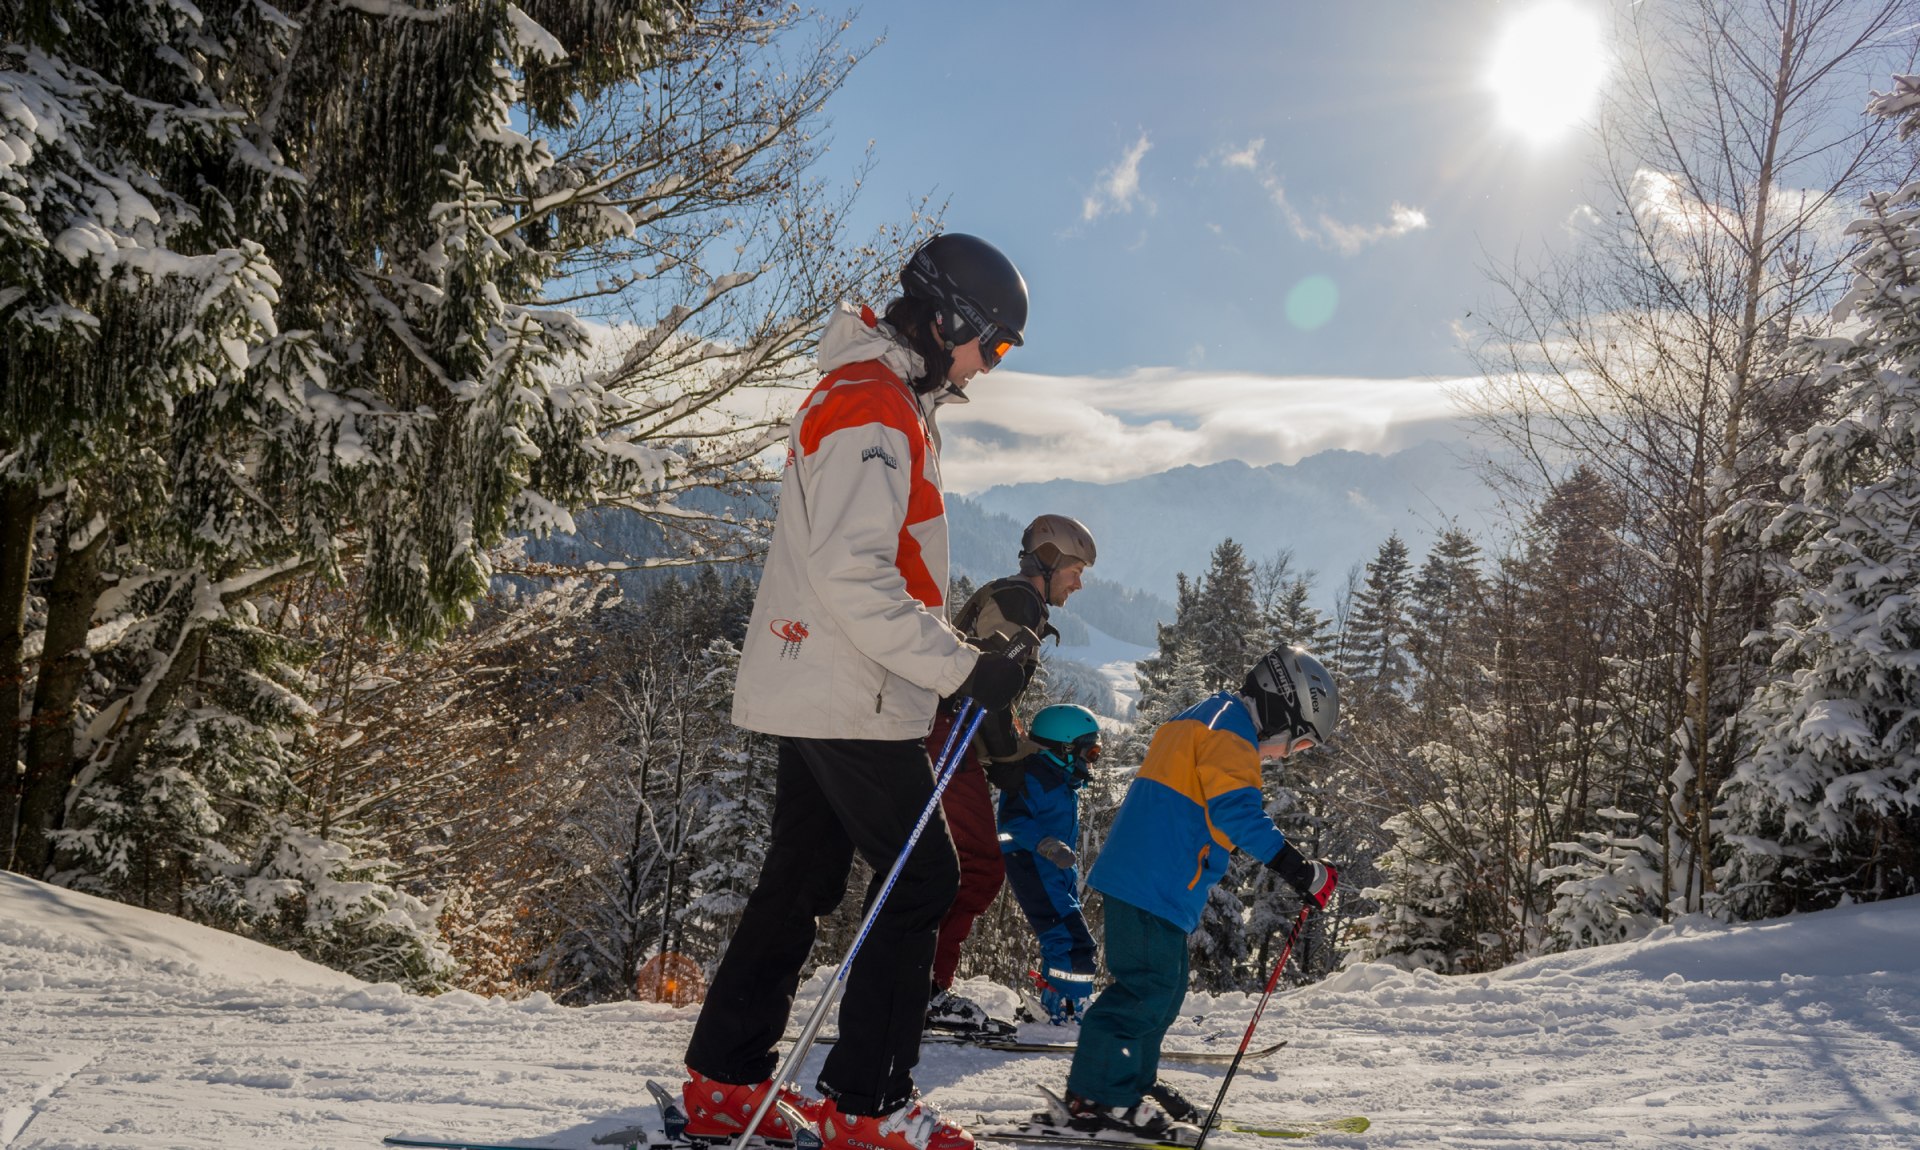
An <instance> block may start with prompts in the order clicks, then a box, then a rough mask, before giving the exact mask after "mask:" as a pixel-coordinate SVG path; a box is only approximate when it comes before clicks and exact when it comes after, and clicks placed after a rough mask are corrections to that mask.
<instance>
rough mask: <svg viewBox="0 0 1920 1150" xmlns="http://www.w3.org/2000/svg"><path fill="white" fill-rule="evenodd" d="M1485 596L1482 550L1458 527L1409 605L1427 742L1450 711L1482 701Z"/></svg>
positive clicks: (1415, 693) (1418, 705)
mask: <svg viewBox="0 0 1920 1150" xmlns="http://www.w3.org/2000/svg"><path fill="white" fill-rule="evenodd" d="M1484 595H1485V589H1484V587H1483V581H1482V578H1481V575H1480V545H1479V544H1477V543H1475V542H1474V540H1473V537H1472V536H1471V535H1468V534H1467V533H1466V532H1465V531H1462V530H1460V529H1459V528H1458V527H1457V526H1456V527H1449V528H1448V529H1446V530H1445V531H1442V532H1441V533H1440V537H1439V538H1438V539H1437V540H1435V541H1434V545H1433V550H1431V551H1429V552H1428V553H1427V558H1426V560H1425V562H1423V563H1421V565H1420V569H1419V572H1418V573H1417V574H1416V575H1415V576H1414V579H1413V586H1412V589H1411V591H1410V593H1409V601H1408V606H1407V654H1408V656H1409V657H1410V658H1411V660H1412V662H1413V665H1414V667H1415V673H1414V682H1413V687H1412V702H1413V706H1414V710H1415V712H1416V713H1417V714H1418V716H1419V718H1420V721H1421V724H1422V726H1423V727H1424V728H1425V731H1424V732H1423V737H1428V738H1431V737H1434V734H1436V733H1437V732H1438V728H1439V727H1440V726H1441V725H1443V723H1444V716H1445V713H1446V712H1447V710H1448V709H1450V708H1452V707H1455V706H1462V705H1465V706H1472V705H1473V704H1474V703H1475V701H1476V700H1478V699H1479V698H1481V697H1482V693H1483V692H1482V689H1481V688H1482V679H1483V674H1482V668H1483V666H1484V664H1485V660H1486V656H1487V655H1488V654H1490V646H1489V644H1488V643H1487V642H1486V638H1487V631H1488V628H1487V627H1486V619H1485V604H1484V603H1483V598H1484Z"/></svg>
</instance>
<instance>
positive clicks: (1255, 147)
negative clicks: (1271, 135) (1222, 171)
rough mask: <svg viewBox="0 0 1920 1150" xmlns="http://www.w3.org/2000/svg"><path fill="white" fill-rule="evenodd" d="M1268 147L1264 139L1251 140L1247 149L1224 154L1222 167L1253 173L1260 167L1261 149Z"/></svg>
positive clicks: (1221, 159) (1221, 160)
mask: <svg viewBox="0 0 1920 1150" xmlns="http://www.w3.org/2000/svg"><path fill="white" fill-rule="evenodd" d="M1266 146H1267V141H1266V140H1264V139H1254V140H1250V141H1248V142H1247V146H1246V147H1244V148H1241V149H1239V150H1238V151H1228V152H1223V153H1222V154H1221V156H1220V164H1221V166H1222V167H1227V168H1244V169H1246V170H1247V171H1249V172H1251V171H1253V170H1254V169H1255V168H1256V167H1258V166H1259V163H1260V149H1261V148H1264V147H1266Z"/></svg>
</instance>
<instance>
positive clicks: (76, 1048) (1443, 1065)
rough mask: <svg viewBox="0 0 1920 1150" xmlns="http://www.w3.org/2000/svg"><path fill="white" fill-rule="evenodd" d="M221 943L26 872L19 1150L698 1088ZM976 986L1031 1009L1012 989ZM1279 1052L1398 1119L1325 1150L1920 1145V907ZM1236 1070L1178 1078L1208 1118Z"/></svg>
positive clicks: (651, 1018)
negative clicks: (1224, 1078)
mask: <svg viewBox="0 0 1920 1150" xmlns="http://www.w3.org/2000/svg"><path fill="white" fill-rule="evenodd" d="M26 893H30V894H31V895H32V896H33V897H32V898H27V897H24V894H26ZM102 907H109V908H111V910H110V911H106V910H102V909H101V908H102ZM116 923H117V924H121V926H122V927H123V928H124V927H126V926H128V925H129V924H130V925H131V926H133V927H137V928H138V929H137V931H136V932H134V933H127V932H126V931H125V930H124V929H123V930H121V931H118V932H117V931H116V930H115V929H113V928H114V926H115V924H116ZM208 936H216V932H208V931H205V930H204V928H199V927H193V926H191V925H190V924H185V923H180V922H177V921H176V920H170V919H165V918H161V917H159V916H150V915H145V914H144V912H139V911H132V910H129V909H128V908H122V907H116V906H112V904H101V903H99V902H98V900H91V899H87V898H86V896H82V895H74V894H71V893H69V892H50V888H44V887H40V886H39V885H38V884H30V883H29V882H28V880H25V879H20V878H18V877H17V876H11V875H8V876H0V1147H4V1148H5V1150H29V1148H31V1150H53V1148H80V1147H86V1148H95V1147H138V1148H152V1147H235V1148H238V1147H246V1148H248V1150H258V1148H271V1147H371V1146H376V1145H378V1144H379V1140H380V1138H381V1137H382V1136H384V1135H386V1134H390V1133H402V1132H403V1133H410V1134H416V1135H438V1136H446V1135H458V1136H464V1137H476V1138H477V1137H488V1138H496V1139H507V1140H515V1141H521V1142H524V1143H525V1144H527V1145H529V1146H542V1145H545V1146H569V1147H590V1146H591V1145H592V1143H591V1138H592V1136H593V1135H595V1134H600V1133H605V1132H608V1131H612V1130H617V1129H621V1128H623V1127H627V1126H631V1125H634V1124H635V1123H639V1122H647V1123H651V1122H652V1120H653V1118H654V1113H653V1107H652V1105H651V1103H650V1101H649V1100H648V1098H647V1094H646V1091H645V1088H644V1081H645V1080H646V1079H647V1078H655V1079H658V1080H660V1081H662V1082H665V1083H667V1084H669V1085H670V1086H672V1087H674V1088H676V1090H677V1087H678V1084H679V1082H680V1075H681V1064H680V1052H681V1050H682V1049H683V1047H684V1045H685V1043H686V1040H687V1037H688V1035H689V1033H690V1032H691V1030H692V1025H693V1018H694V1011H693V1010H692V1009H674V1008H671V1007H664V1006H655V1005H650V1004H637V1003H622V1004H610V1005H606V1006H599V1007H588V1008H583V1009H572V1008H566V1007H561V1006H558V1005H556V1004H555V1003H553V1002H552V1001H551V1000H550V999H548V998H546V997H545V996H543V995H535V996H533V997H531V998H527V999H523V1000H519V1001H506V1000H502V999H491V1000H488V999H481V998H478V997H476V996H474V995H471V994H464V993H458V992H456V993H453V994H448V995H443V996H441V997H439V998H437V999H426V998H419V997H415V996H411V995H408V994H405V993H403V992H401V991H400V990H399V989H398V988H395V987H392V986H384V985H381V986H370V985H366V984H358V983H353V982H352V981H351V980H346V979H343V978H342V976H339V975H338V974H336V973H334V972H330V971H324V970H322V969H321V968H318V967H314V966H312V965H311V964H308V963H304V962H302V961H300V960H298V959H295V958H292V957H291V956H288V955H284V954H281V953H279V952H275V951H269V950H266V949H265V948H252V949H251V950H247V949H246V948H248V947H251V944H247V943H244V942H243V941H242V940H237V939H233V938H232V937H231V936H216V937H213V938H211V939H210V938H209V937H208ZM215 944H218V947H219V950H218V953H214V952H212V951H205V950H202V949H200V948H206V947H212V946H215ZM236 947H238V948H240V949H235V948H236ZM197 951H198V952H200V953H207V954H209V955H210V957H208V958H206V960H205V961H195V960H194V959H192V958H191V957H190V956H191V955H193V954H194V953H196V952H197ZM829 973H830V972H828V971H824V970H823V971H822V972H821V973H820V974H818V975H816V977H815V979H814V980H813V982H811V983H810V984H809V985H808V986H807V987H806V988H804V989H803V991H802V1000H801V1003H800V1005H799V1006H798V1007H797V1008H796V1013H795V1025H798V1022H799V1021H800V1020H801V1019H802V1018H804V1011H805V1009H806V1008H807V1006H808V998H809V997H810V996H811V995H813V994H816V993H818V990H819V987H820V986H821V985H822V982H823V979H824V977H826V976H827V974H829ZM964 989H966V990H968V991H970V992H973V993H975V994H976V996H977V997H979V998H981V999H982V1000H984V1001H987V1002H988V1003H989V1004H990V1005H992V1006H994V1007H995V1008H996V1009H997V1010H999V1011H1002V1012H1004V1011H1007V1010H1010V1009H1011V1007H1012V1004H1013V995H1012V992H1011V991H1007V990H1005V989H1004V988H999V987H993V986H990V985H988V984H986V983H985V982H973V983H969V984H967V985H966V987H965V988H964ZM1254 1001H1255V999H1254V997H1253V996H1250V995H1240V994H1233V995H1225V996H1221V997H1219V998H1214V997H1211V996H1207V995H1203V994H1194V995H1191V996H1190V997H1189V999H1188V1002H1187V1014H1186V1015H1185V1016H1183V1017H1182V1019H1181V1020H1180V1022H1179V1023H1178V1024H1176V1027H1175V1030H1174V1033H1173V1036H1172V1039H1171V1042H1170V1044H1179V1045H1190V1044H1194V1043H1200V1042H1206V1043H1209V1044H1211V1045H1213V1046H1215V1047H1218V1048H1222V1049H1228V1050H1231V1049H1232V1048H1233V1046H1234V1045H1235V1044H1236V1043H1238V1042H1239V1040H1240V1036H1241V1033H1242V1032H1243V1030H1244V1028H1245V1026H1246V1019H1247V1018H1248V1017H1249V1016H1250V1014H1251V1011H1252V1008H1253V1004H1254ZM1054 1034H1055V1032H1054V1031H1053V1028H1051V1027H1047V1026H1032V1027H1028V1028H1026V1035H1025V1036H1026V1037H1029V1038H1045V1037H1052V1036H1054ZM1279 1038H1287V1039H1290V1040H1291V1045H1290V1046H1289V1047H1288V1048H1287V1049H1285V1050H1282V1051H1280V1052H1279V1053H1277V1054H1275V1055H1273V1056H1272V1057H1270V1058H1268V1059H1267V1060H1265V1061H1264V1062H1261V1063H1259V1064H1257V1065H1251V1066H1244V1067H1243V1068H1242V1070H1241V1072H1240V1074H1239V1076H1238V1077H1236V1078H1235V1080H1234V1084H1233V1088H1232V1091H1231V1093H1230V1094H1229V1097H1228V1102H1227V1107H1226V1109H1227V1110H1228V1112H1229V1113H1231V1114H1233V1115H1234V1116H1236V1117H1239V1118H1243V1119H1248V1120H1255V1121H1276V1122H1277V1121H1285V1120H1287V1119H1289V1118H1296V1119H1297V1118H1308V1117H1336V1116H1340V1115H1346V1114H1364V1115H1366V1116H1368V1117H1370V1118H1371V1119H1372V1120H1373V1123H1374V1124H1373V1128H1372V1129H1371V1130H1369V1131H1368V1132H1367V1133H1365V1134H1359V1135H1347V1134H1327V1135H1321V1136H1320V1137H1317V1138H1315V1139H1313V1144H1314V1145H1319V1146H1341V1147H1409V1148H1411V1147H1423V1148H1424V1147H1485V1148H1502V1150H1504V1148H1509V1147H1589V1146H1595V1145H1601V1146H1608V1147H1625V1148H1630V1150H1643V1148H1644V1150H1653V1148H1656V1147H1658V1148H1667V1147H1674V1146H1686V1147H1712V1148H1723V1147H1724V1148H1733V1147H1741V1148H1748V1147H1758V1148H1787V1147H1794V1148H1800V1147H1820V1148H1828V1147H1840V1148H1851V1147H1889V1148H1890V1147H1903V1148H1907V1147H1915V1146H1920V899H1903V900H1898V901H1896V902H1892V903H1884V904H1880V905H1878V906H1874V907H1854V908H1846V909H1843V910H1839V911H1829V912H1826V913H1824V914H1820V915H1809V916H1805V917H1802V918H1797V919H1790V920H1784V921H1782V922H1778V923H1769V924H1759V925H1755V926H1748V927H1740V928H1733V929H1726V928H1720V927H1713V926H1705V925H1700V926H1681V927H1670V928H1665V929H1663V930H1662V931H1660V932H1658V933H1657V934H1656V935H1655V936H1654V937H1653V938H1652V939H1649V940H1645V941H1642V942H1639V943H1633V944H1627V945H1623V946H1614V947H1603V948H1598V949H1595V950H1589V951H1582V952H1577V953H1574V954H1569V955H1558V956H1553V957H1550V958H1545V959H1538V960H1535V961H1533V962H1530V963H1526V964H1522V965H1520V966H1517V967H1514V968H1510V969H1509V970H1506V971H1501V972H1498V973H1496V974H1492V975H1483V976H1460V977H1441V976H1437V975H1433V974H1430V973H1424V972H1421V973H1406V972H1402V971H1398V970H1393V969H1391V968H1388V967H1384V966H1378V965H1375V966H1365V967H1359V968H1355V969H1352V970H1348V971H1343V972H1341V973H1339V974H1337V975H1335V976H1334V977H1333V978H1331V979H1329V980H1327V981H1326V982H1324V983H1322V984H1320V985H1318V986H1315V987H1311V988H1306V989H1302V990H1295V991H1290V992H1287V993H1284V994H1282V995H1280V996H1278V997H1277V998H1276V999H1275V1001H1274V1002H1273V1004H1272V1005H1270V1006H1269V1008H1268V1011H1267V1015H1266V1018H1265V1019H1264V1020H1263V1021H1262V1024H1261V1027H1260V1031H1259V1034H1258V1035H1257V1036H1256V1042H1266V1041H1273V1040H1275V1039H1279ZM820 1058H821V1052H820V1051H815V1052H814V1053H813V1054H812V1055H811V1056H810V1057H809V1059H808V1061H807V1065H806V1067H805V1068H804V1071H803V1073H802V1075H801V1076H800V1077H801V1081H803V1082H806V1083H811V1082H812V1080H813V1077H814V1075H815V1074H816V1073H817V1071H818V1068H819V1063H820ZM1067 1065H1068V1059H1067V1057H1065V1056H1063V1055H1022V1056H1009V1055H1005V1054H997V1053H993V1052H988V1051H983V1050H977V1049H969V1048H966V1047H959V1046H951V1045H932V1044H930V1045H928V1046H927V1047H926V1049H925V1053H924V1058H923V1062H922V1065H921V1069H920V1072H919V1075H918V1077H919V1081H920V1084H921V1087H922V1089H923V1090H924V1091H926V1093H927V1094H928V1095H929V1097H930V1099H931V1100H932V1101H933V1102H934V1103H935V1104H936V1105H938V1106H940V1107H941V1108H942V1110H943V1111H944V1112H945V1113H947V1114H948V1115H950V1116H951V1117H953V1118H956V1119H958V1120H959V1121H961V1122H962V1123H963V1124H966V1125H968V1126H969V1127H970V1128H973V1129H976V1130H978V1129H981V1128H983V1127H985V1126H987V1125H992V1124H1000V1123H1009V1122H1013V1121H1016V1120H1018V1119H1020V1118H1023V1117H1025V1116H1026V1115H1027V1114H1028V1113H1029V1112H1031V1111H1032V1110H1034V1109H1035V1108H1036V1107H1037V1105H1038V1102H1039V1098H1038V1093H1037V1090H1036V1086H1037V1085H1042V1084H1044V1085H1050V1086H1054V1087H1056V1088H1057V1087H1059V1086H1060V1085H1061V1084H1062V1083H1063V1082H1064V1080H1065V1077H1066V1071H1067ZM1222 1070H1223V1068H1219V1067H1207V1068H1188V1067H1176V1066H1168V1067H1166V1068H1164V1070H1163V1076H1164V1077H1166V1078H1167V1079H1169V1080H1170V1081H1172V1082H1173V1083H1175V1084H1176V1085H1177V1086H1179V1087H1180V1088H1181V1089H1182V1090H1183V1091H1184V1092H1185V1093H1186V1094H1187V1095H1188V1096H1189V1097H1191V1098H1194V1099H1195V1100H1196V1101H1200V1102H1201V1103H1203V1104H1204V1103H1206V1102H1209V1101H1211V1099H1212V1097H1213V1093H1214V1091H1215V1089H1217V1085H1218V1082H1219V1075H1220V1073H1221V1072H1222ZM982 1118H984V1121H981V1119H982ZM1208 1145H1209V1146H1210V1147H1214V1146H1217V1147H1220V1148H1221V1150H1236V1148H1237V1150H1256V1148H1257V1150H1277V1148H1278V1146H1280V1145H1284V1143H1274V1142H1269V1141H1265V1140H1261V1139H1256V1138H1251V1137H1248V1136H1234V1135H1229V1134H1219V1133H1217V1134H1216V1135H1215V1136H1214V1137H1213V1138H1210V1139H1209V1140H1208Z"/></svg>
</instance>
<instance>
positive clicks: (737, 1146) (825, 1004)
mask: <svg viewBox="0 0 1920 1150" xmlns="http://www.w3.org/2000/svg"><path fill="white" fill-rule="evenodd" d="M969 713H971V714H972V716H973V720H972V722H970V723H967V733H966V734H965V735H964V736H963V735H961V734H960V724H961V723H963V722H966V721H967V716H968V714H969ZM986 717H987V711H986V708H985V707H982V706H980V705H979V704H977V703H975V702H974V701H973V700H972V699H962V700H960V706H959V707H958V708H957V709H956V710H955V711H954V713H953V725H952V726H951V727H949V728H947V742H946V745H945V746H943V747H941V749H940V761H939V764H938V765H937V766H935V768H934V771H935V778H934V781H933V795H932V797H930V798H929V799H927V808H926V809H925V810H923V811H921V812H920V821H919V822H917V823H915V824H913V831H912V833H910V834H908V835H907V845H906V846H904V847H901V848H900V857H898V858H896V859H894V860H893V869H892V870H890V871H888V872H887V881H886V883H885V884H883V885H882V886H881V887H880V893H879V894H877V895H874V896H873V905H872V906H870V907H868V908H867V917H866V918H865V919H863V920H861V923H860V933H859V934H857V935H855V936H854V939H853V945H852V946H850V947H848V948H847V956H846V957H845V958H843V959H841V960H840V969H839V970H838V971H837V972H836V973H835V974H834V976H833V981H832V982H829V983H827V988H826V989H825V990H823V991H821V992H820V1002H819V1004H818V1005H816V1006H815V1007H814V1008H813V1013H812V1014H810V1015H808V1016H807V1024H806V1025H805V1026H804V1027H802V1028H801V1029H800V1036H799V1037H798V1038H796V1039H794V1043H793V1050H792V1051H791V1052H789V1053H788V1054H787V1059H786V1061H785V1062H783V1063H781V1064H780V1070H779V1072H778V1073H776V1074H775V1075H774V1076H773V1081H772V1082H771V1083H769V1084H768V1087H767V1093H766V1095H765V1096H764V1097H762V1098H761V1099H760V1105H759V1106H757V1107H755V1108H754V1111H753V1117H752V1118H751V1119H749V1120H748V1121H747V1128H746V1129H745V1130H742V1131H741V1132H740V1140H739V1141H737V1142H735V1143H734V1144H733V1150H746V1146H747V1139H749V1138H751V1137H753V1132H754V1131H755V1130H758V1129H759V1128H760V1120H761V1119H762V1118H765V1117H766V1116H767V1111H768V1110H769V1109H771V1108H772V1106H773V1100H774V1099H775V1098H778V1097H779V1096H780V1084H781V1083H782V1082H785V1081H787V1079H788V1077H789V1076H790V1075H793V1074H796V1073H798V1072H799V1070H800V1061H801V1059H803V1058H805V1057H806V1056H807V1051H808V1049H810V1048H811V1047H812V1046H813V1039H814V1036H815V1035H817V1034H819V1033H820V1024H821V1023H822V1022H825V1021H826V1018H827V1010H828V1008H829V1007H831V1006H832V1005H833V1000H834V999H835V998H837V997H838V996H839V993H840V989H841V986H842V984H844V983H845V982H846V981H847V971H848V970H850V969H851V968H852V967H853V956H854V955H856V954H859V953H860V944H861V943H863V942H865V941H867V932H868V931H870V930H872V929H873V920H874V919H876V918H878V917H879V915H880V907H881V905H882V904H883V903H885V902H886V901H887V894H888V892H890V891H891V890H893V884H894V880H896V879H898V878H899V877H900V872H901V871H902V870H903V869H905V867H906V865H907V856H908V855H910V854H912V853H913V847H914V844H915V843H917V842H919V841H920V832H921V831H923V830H926V829H927V823H929V822H931V821H932V819H933V812H935V811H937V810H939V809H940V795H941V793H942V792H943V791H945V790H946V789H947V781H948V780H949V779H951V778H953V775H954V771H955V770H956V769H957V768H958V767H959V766H960V763H961V762H962V760H964V759H965V758H966V748H967V744H969V743H971V742H973V733H974V732H975V731H976V730H978V729H979V727H980V720H982V719H984V718H986Z"/></svg>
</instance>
